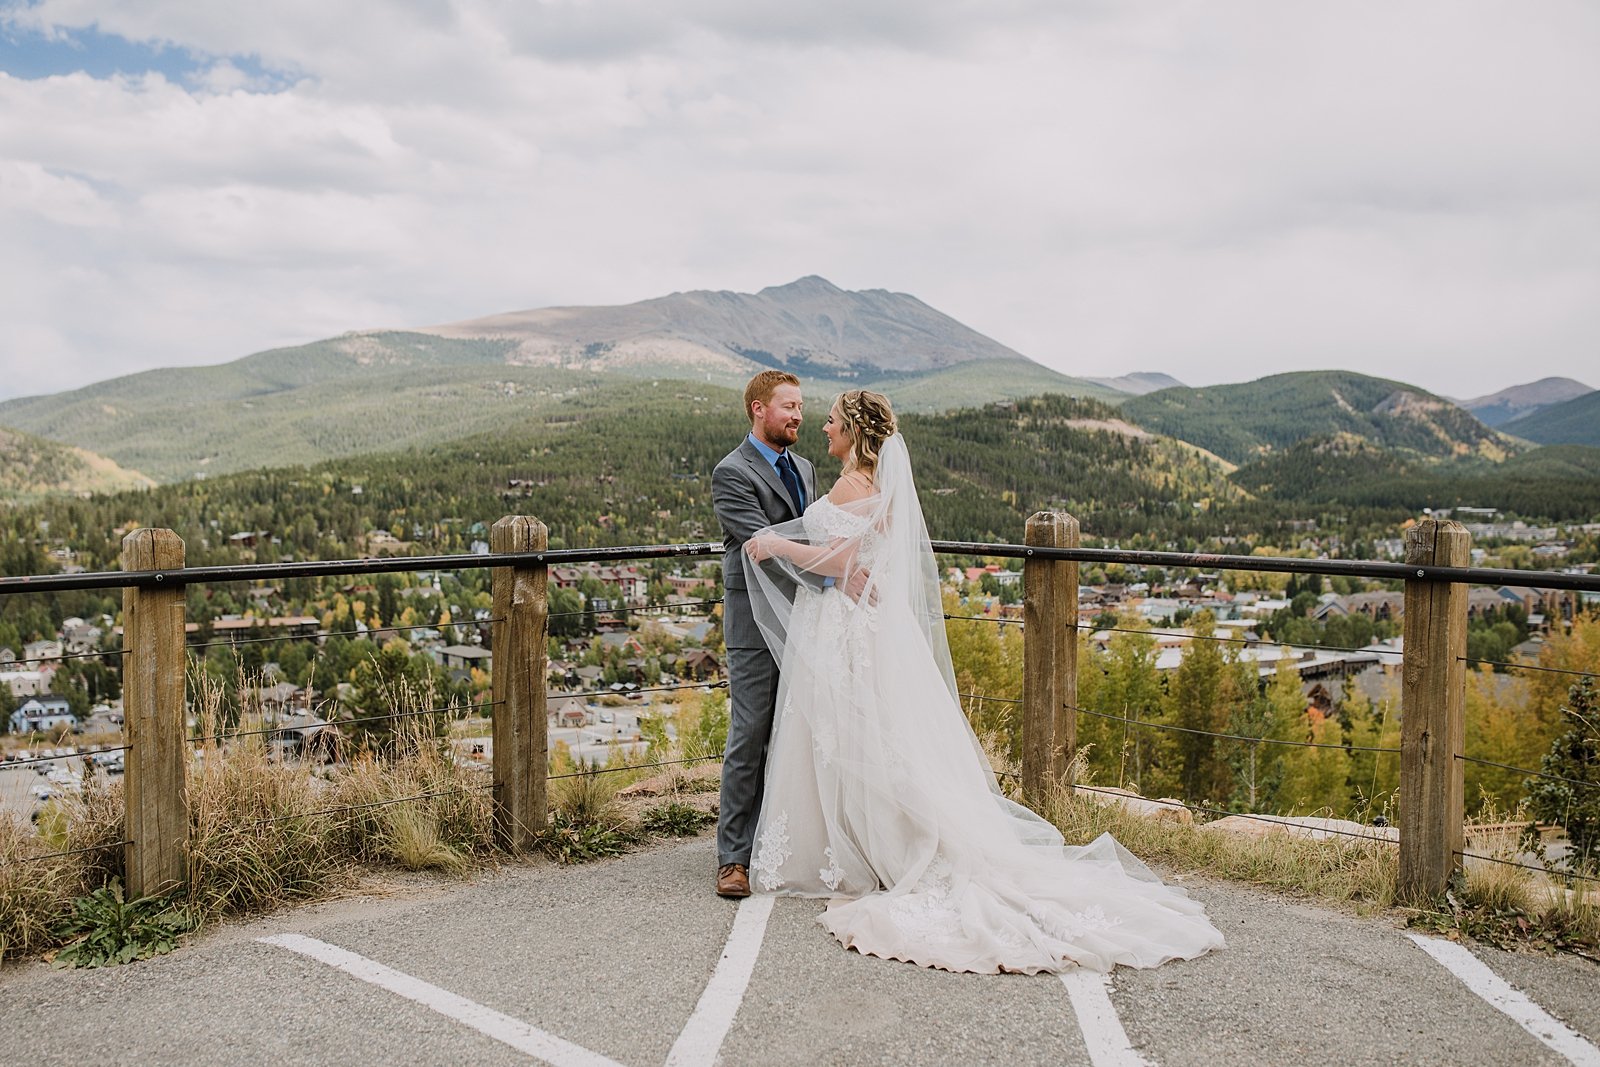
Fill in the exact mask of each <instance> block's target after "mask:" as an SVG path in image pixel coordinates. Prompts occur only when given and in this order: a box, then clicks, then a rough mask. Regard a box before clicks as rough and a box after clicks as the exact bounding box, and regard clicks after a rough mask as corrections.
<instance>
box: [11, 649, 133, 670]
mask: <svg viewBox="0 0 1600 1067" xmlns="http://www.w3.org/2000/svg"><path fill="white" fill-rule="evenodd" d="M127 654H128V650H127V649H125V648H106V649H101V650H100V651H98V652H64V653H62V654H61V655H59V656H29V657H27V658H25V659H8V660H6V661H5V662H4V663H0V667H4V668H10V667H14V666H16V665H17V664H18V663H64V662H66V661H67V660H69V659H102V658H104V657H106V656H125V655H127Z"/></svg>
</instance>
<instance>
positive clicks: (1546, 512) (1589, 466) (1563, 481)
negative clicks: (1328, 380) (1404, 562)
mask: <svg viewBox="0 0 1600 1067" xmlns="http://www.w3.org/2000/svg"><path fill="white" fill-rule="evenodd" d="M1232 479H1233V481H1234V482H1235V484H1237V485H1238V486H1239V487H1240V488H1242V489H1244V490H1246V491H1248V492H1249V493H1251V494H1253V495H1255V496H1258V497H1261V498H1263V499H1264V500H1281V501H1285V502H1289V501H1293V502H1297V503H1298V504H1299V505H1300V506H1302V507H1313V506H1319V505H1320V506H1325V505H1332V504H1341V505H1345V506H1349V507H1358V508H1371V509H1394V510H1396V511H1398V512H1401V513H1408V514H1413V515H1415V514H1420V513H1421V512H1422V509H1423V508H1453V507H1459V506H1462V505H1468V506H1472V507H1492V508H1495V509H1497V510H1499V511H1501V512H1504V513H1506V514H1508V515H1518V516H1523V517H1539V518H1543V519H1547V520H1553V521H1558V522H1573V521H1590V520H1593V519H1594V518H1595V517H1596V516H1597V515H1600V449H1597V448H1584V447H1581V446H1577V445H1566V446H1560V447H1555V448H1540V449H1535V450H1533V451H1531V452H1527V453H1524V454H1522V455H1517V456H1512V457H1511V458H1510V459H1508V460H1506V461H1505V462H1504V463H1500V464H1491V463H1462V464H1448V465H1438V464H1429V463H1426V462H1423V461H1419V460H1417V459H1415V458H1408V457H1406V456H1405V455H1403V454H1401V453H1398V452H1394V451H1391V450H1387V449H1382V448H1378V447H1377V446H1375V445H1373V444H1371V443H1370V442H1368V441H1365V440H1363V439H1361V438H1358V437H1355V436H1353V435H1350V434H1345V435H1340V436H1336V437H1318V438H1310V439H1307V440H1304V441H1299V442H1296V443H1295V444H1293V445H1291V446H1289V447H1288V448H1286V449H1283V450H1282V451H1278V452H1273V453H1271V454H1269V455H1266V456H1263V457H1261V458H1259V459H1257V460H1255V461H1253V462H1251V463H1248V464H1246V465H1244V466H1242V467H1240V468H1239V469H1238V470H1236V471H1234V472H1233V475H1232Z"/></svg>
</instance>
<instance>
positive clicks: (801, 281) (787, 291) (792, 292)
mask: <svg viewBox="0 0 1600 1067" xmlns="http://www.w3.org/2000/svg"><path fill="white" fill-rule="evenodd" d="M824 294H825V295H828V296H834V295H843V294H844V290H843V289H841V288H839V287H838V286H837V285H834V284H833V283H832V282H830V281H829V280H828V279H826V278H824V277H823V276H822V275H820V274H807V275H806V276H805V277H804V278H796V279H795V280H794V281H792V282H790V283H789V284H788V285H769V286H767V287H766V288H765V289H763V290H761V291H760V292H759V293H757V294H756V295H757V296H767V297H785V296H811V295H824Z"/></svg>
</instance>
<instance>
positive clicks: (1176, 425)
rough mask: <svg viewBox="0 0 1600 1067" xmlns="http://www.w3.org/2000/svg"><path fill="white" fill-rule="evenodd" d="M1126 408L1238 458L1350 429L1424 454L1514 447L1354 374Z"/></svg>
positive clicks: (1427, 396)
mask: <svg viewBox="0 0 1600 1067" xmlns="http://www.w3.org/2000/svg"><path fill="white" fill-rule="evenodd" d="M1122 410H1123V411H1124V413H1126V414H1127V416H1128V417H1129V418H1130V419H1132V420H1133V421H1134V422H1137V423H1139V424H1140V425H1141V426H1143V427H1145V428H1146V429H1149V430H1153V431H1155V432H1157V433H1163V434H1167V435H1169V436H1172V437H1181V438H1182V439H1184V440H1185V441H1191V442H1193V443H1194V444H1197V445H1199V446H1201V447H1202V448H1206V449H1209V450H1210V451H1212V452H1215V453H1216V454H1217V455H1219V456H1222V457H1223V458H1225V459H1228V460H1231V461H1233V462H1234V463H1247V462H1249V461H1250V460H1252V459H1255V458H1257V457H1259V456H1261V455H1264V454H1265V453H1268V452H1271V451H1274V450H1276V449H1282V448H1288V447H1289V446H1291V445H1293V444H1295V443H1296V442H1298V441H1302V440H1305V439H1306V438H1310V437H1328V436H1332V435H1335V434H1349V435H1353V436H1356V437H1360V438H1363V439H1365V440H1367V441H1370V442H1371V443H1373V444H1375V445H1378V446H1381V447H1383V448H1385V449H1391V450H1395V451H1399V452H1406V453H1411V454H1413V455H1415V456H1417V457H1419V458H1425V459H1433V460H1443V459H1460V458H1466V457H1480V458H1484V459H1490V460H1497V459H1501V458H1504V457H1505V456H1506V455H1507V454H1508V453H1510V452H1512V451H1515V448H1514V447H1513V446H1511V443H1510V442H1507V441H1505V440H1504V439H1503V438H1501V436H1500V435H1499V434H1497V433H1496V432H1495V431H1493V430H1491V429H1489V428H1488V427H1487V426H1485V425H1483V424H1482V423H1481V422H1479V421H1478V420H1477V419H1475V418H1473V417H1472V416H1471V415H1470V414H1468V413H1467V412H1465V411H1463V410H1462V409H1461V408H1459V407H1456V406H1455V405H1454V404H1452V403H1451V402H1450V401H1448V400H1445V399H1443V398H1442V397H1437V396H1434V395H1433V394H1431V393H1427V392H1424V391H1423V390H1421V389H1418V388H1417V387H1415V386H1411V385H1406V384H1405V383H1403V382H1392V381H1388V380H1386V379H1383V378H1369V377H1367V376H1366V375H1364V374H1355V373H1352V372H1349V371H1304V372H1296V373H1293V374H1275V375H1272V376H1271V377H1268V378H1261V379H1259V380H1257V381H1253V382H1243V383H1240V384H1237V385H1215V386H1207V387H1206V388H1203V389H1189V388H1181V389H1161V390H1158V391H1156V392H1154V393H1149V394H1147V395H1145V396H1138V397H1133V398H1131V399H1129V400H1127V401H1124V402H1123V404H1122Z"/></svg>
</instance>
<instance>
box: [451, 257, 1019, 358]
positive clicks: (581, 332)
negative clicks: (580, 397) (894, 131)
mask: <svg viewBox="0 0 1600 1067" xmlns="http://www.w3.org/2000/svg"><path fill="white" fill-rule="evenodd" d="M420 332H423V333H432V334H437V335H438V336H441V337H458V338H492V339H496V340H505V341H510V342H512V343H513V345H514V349H513V352H512V354H511V355H510V356H509V357H508V362H511V363H517V364H523V365H527V366H552V367H565V368H568V369H583V370H618V369H628V368H632V367H638V366H649V367H654V368H662V367H680V368H687V369H693V370H698V371H711V372H722V373H733V374H747V373H748V372H749V370H750V368H751V364H756V365H760V366H774V367H784V368H786V369H789V370H793V371H795V372H796V373H801V374H807V373H809V374H817V375H822V376H825V377H828V378H836V379H845V380H849V379H852V378H861V377H875V376H879V375H882V374H885V373H890V374H906V373H923V372H927V371H934V370H942V369H945V368H948V367H952V366H955V365H957V364H961V363H969V362H973V361H976V360H1004V361H1013V362H1031V361H1030V360H1028V359H1027V357H1026V356H1024V355H1022V353H1020V352H1017V351H1015V350H1014V349H1011V348H1007V347H1006V346H1005V345H1003V344H1000V343H999V342H998V341H994V340H992V339H990V338H988V337H985V336H984V335H983V334H981V333H978V332H977V331H976V330H973V329H971V328H970V327H967V326H965V325H963V324H962V323H960V322H957V321H956V320H955V319H953V318H951V317H950V316H948V315H946V314H944V313H943V312H940V311H936V310H934V309H933V308H931V307H929V306H928V305H927V304H924V303H923V302H922V301H921V300H918V299H917V298H916V297H914V296H910V295H908V294H906V293H892V292H889V291H888V290H885V289H866V290H862V291H860V292H850V291H847V290H844V289H840V288H839V287H838V286H836V285H834V284H833V283H832V282H830V281H828V280H827V279H826V278H820V277H818V276H816V275H814V274H812V275H807V276H806V277H804V278H800V279H798V280H796V281H793V282H790V283H789V284H787V285H775V286H769V287H767V288H765V289H762V290H761V291H760V292H758V293H735V292H729V291H727V290H715V291H713V290H705V289H697V290H692V291H690V292H686V293H673V294H671V295H670V296H662V297H656V298H655V299H652V300H641V301H639V302H638V303H634V304H623V305H620V306H615V307H552V308H539V309H535V310H531V311H514V312H509V313H506V314H502V315H491V316H488V317H486V318H481V319H472V320H469V321H466V322H456V323H450V324H448V325H444V326H432V327H425V328H423V329H422V330H421V331H420Z"/></svg>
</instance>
